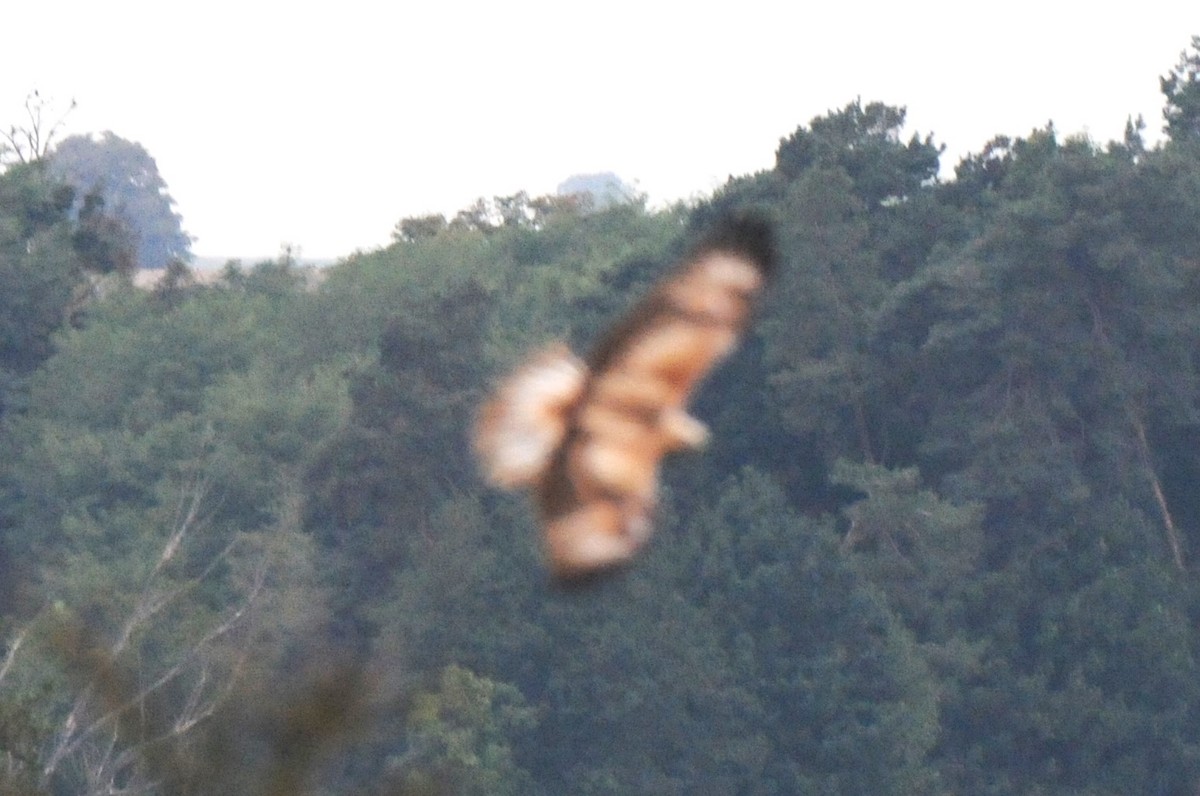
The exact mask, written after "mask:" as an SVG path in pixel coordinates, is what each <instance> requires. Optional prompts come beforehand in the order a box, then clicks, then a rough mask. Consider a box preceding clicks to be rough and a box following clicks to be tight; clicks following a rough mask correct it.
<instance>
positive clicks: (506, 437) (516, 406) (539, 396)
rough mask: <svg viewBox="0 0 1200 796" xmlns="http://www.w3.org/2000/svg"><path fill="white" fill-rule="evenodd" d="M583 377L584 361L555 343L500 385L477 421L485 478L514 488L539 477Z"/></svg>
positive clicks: (559, 441)
mask: <svg viewBox="0 0 1200 796" xmlns="http://www.w3.org/2000/svg"><path fill="white" fill-rule="evenodd" d="M586 381H587V366H586V365H584V363H583V362H582V361H581V360H580V359H579V358H578V357H576V356H575V355H574V354H572V353H571V352H570V350H569V349H567V347H566V346H565V345H561V344H558V345H554V346H552V347H550V348H548V349H545V350H543V351H541V352H539V353H538V354H537V355H535V356H533V357H532V358H530V359H529V361H528V362H526V363H525V364H524V365H522V366H521V367H520V368H519V369H518V370H517V371H516V372H515V373H513V374H512V375H511V376H509V377H508V379H507V380H506V381H504V382H503V383H502V384H501V385H500V387H499V389H498V390H497V391H496V393H495V394H494V395H493V396H492V397H491V398H490V399H489V400H488V401H487V402H486V403H485V404H484V405H483V409H482V410H481V411H480V413H479V418H478V420H477V422H476V424H475V439H474V444H475V452H476V453H477V454H478V457H479V461H480V463H481V464H482V466H483V471H484V476H485V477H486V478H487V479H488V481H490V482H491V483H493V484H495V485H496V486H500V487H504V488H507V489H514V488H517V487H524V486H529V485H531V484H533V483H534V482H535V481H536V480H537V479H538V477H539V476H541V474H542V473H543V472H544V471H545V469H546V467H547V466H548V465H549V464H550V458H551V456H553V455H554V451H555V450H557V448H558V446H559V445H560V444H562V441H563V437H564V436H565V435H566V433H567V426H568V424H569V422H570V416H571V412H572V410H573V409H574V407H575V405H576V404H577V403H578V402H579V399H580V397H581V396H582V394H583V388H584V383H585V382H586Z"/></svg>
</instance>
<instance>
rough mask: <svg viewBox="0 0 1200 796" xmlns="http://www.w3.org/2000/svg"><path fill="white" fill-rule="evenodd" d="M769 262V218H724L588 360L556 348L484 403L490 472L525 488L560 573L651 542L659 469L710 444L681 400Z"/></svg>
mask: <svg viewBox="0 0 1200 796" xmlns="http://www.w3.org/2000/svg"><path fill="white" fill-rule="evenodd" d="M774 262H775V249H774V240H773V236H772V232H771V229H770V227H769V225H768V224H767V223H766V222H764V221H763V220H762V219H759V218H757V217H754V216H734V217H729V218H726V219H724V220H722V221H720V222H718V223H717V224H716V225H714V227H713V228H712V229H711V230H710V231H709V233H708V234H707V235H706V236H705V237H704V238H702V239H701V241H700V242H699V243H698V244H697V245H696V246H695V247H693V248H692V250H691V252H690V253H689V254H688V255H687V256H686V257H685V258H684V259H683V261H682V262H681V263H680V264H679V265H678V266H677V267H676V268H675V269H673V270H672V271H671V272H670V273H669V274H667V276H666V277H664V278H663V280H662V281H660V282H659V283H658V285H656V286H655V288H654V289H653V290H652V291H651V292H650V294H649V295H647V296H646V297H645V298H644V299H642V300H641V301H640V302H639V303H638V304H637V305H635V306H634V308H633V309H632V310H631V311H630V313H629V314H628V315H626V317H625V318H624V319H623V320H622V321H620V322H619V323H618V324H617V325H616V326H614V327H613V329H612V330H611V331H610V332H609V333H608V334H607V335H606V336H605V337H604V339H603V340H602V341H601V342H600V345H599V346H598V347H597V348H596V349H595V351H594V352H593V353H592V355H591V356H590V357H588V359H587V361H586V362H584V361H581V360H579V359H578V358H577V357H575V356H574V355H573V354H572V353H571V352H570V351H569V350H568V349H567V347H566V346H564V345H561V344H559V345H555V346H553V347H551V348H548V349H546V350H544V351H542V352H540V353H538V354H536V355H535V356H534V357H532V358H531V359H530V360H529V361H528V362H527V363H526V364H525V365H523V366H522V367H521V368H519V369H518V370H517V371H516V372H514V373H513V374H512V375H511V376H510V377H509V378H508V379H507V381H505V382H504V383H502V384H501V386H500V388H499V389H498V390H497V392H496V394H495V395H494V396H493V397H492V398H491V399H490V400H488V401H487V403H485V404H484V406H483V409H482V411H481V412H480V415H479V421H478V424H477V426H476V429H475V449H476V452H477V454H478V456H479V459H480V462H481V463H482V465H483V469H484V473H485V475H486V476H487V478H488V480H489V481H491V482H492V483H494V484H496V485H497V486H502V487H505V488H509V489H513V488H521V487H528V488H530V489H532V491H533V493H534V497H535V499H536V501H537V505H538V509H539V513H540V515H541V520H542V525H543V533H544V548H545V552H546V558H547V562H548V564H549V566H550V568H551V570H552V571H553V572H554V573H555V574H556V575H558V576H560V577H574V576H579V575H585V574H588V573H591V572H594V571H596V570H600V569H604V568H607V567H610V566H613V565H616V564H620V563H622V562H624V561H626V560H628V559H629V557H630V556H632V555H633V554H634V552H635V551H636V550H637V549H638V548H639V547H641V545H642V544H643V543H644V542H645V541H646V539H647V538H648V537H649V535H650V530H651V520H652V515H653V512H654V505H655V498H656V495H657V492H658V468H659V462H660V461H661V460H662V458H663V456H664V455H666V454H668V453H672V452H674V451H678V450H683V449H688V448H698V447H701V446H702V445H704V444H705V442H706V441H707V439H708V430H707V429H706V428H705V427H704V425H703V424H702V423H701V422H700V421H699V420H697V419H695V418H694V417H692V416H691V415H689V414H688V413H687V401H688V398H689V397H690V396H691V393H692V391H693V390H694V389H695V387H696V386H697V384H698V383H699V382H700V381H701V380H702V379H703V378H704V377H705V375H707V374H708V372H709V371H710V370H711V369H712V367H713V366H714V365H715V364H716V363H717V362H719V361H720V360H721V359H722V358H724V357H725V356H726V355H727V354H728V353H729V352H730V351H731V350H732V349H733V347H734V346H735V345H736V343H737V341H738V337H739V335H740V334H741V332H742V330H743V328H744V327H745V324H746V322H747V321H748V319H749V316H750V311H751V309H752V305H753V302H754V299H755V297H756V296H757V294H758V293H759V291H760V290H761V289H762V287H763V285H764V283H765V281H766V278H767V277H768V276H769V274H770V272H771V270H772V268H773V267H774Z"/></svg>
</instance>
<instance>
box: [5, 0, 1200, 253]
mask: <svg viewBox="0 0 1200 796" xmlns="http://www.w3.org/2000/svg"><path fill="white" fill-rule="evenodd" d="M6 6H7V7H6V8H5V10H4V12H3V14H2V15H0V19H2V20H3V26H4V36H3V45H2V46H0V122H3V123H4V125H5V126H7V125H8V124H11V123H14V122H15V123H19V122H20V121H21V119H22V117H21V113H22V110H21V104H22V102H23V101H24V97H25V95H26V94H27V93H28V92H29V91H31V90H33V89H35V88H36V89H38V90H39V91H40V92H41V93H42V95H43V96H46V95H49V96H53V97H54V98H56V99H57V100H58V102H59V104H60V106H65V105H67V104H68V103H69V102H70V100H71V99H72V98H73V99H75V100H76V101H77V102H78V107H77V109H76V110H75V111H74V112H73V113H72V114H71V115H70V116H69V117H68V120H67V125H66V129H65V133H66V134H72V133H84V132H95V131H102V130H112V131H113V132H115V133H116V134H117V135H120V136H122V137H124V138H128V139H131V140H134V141H138V142H140V143H141V144H143V145H144V146H145V147H146V148H147V149H148V150H149V152H150V154H151V155H153V156H154V157H155V159H156V160H157V162H158V168H159V172H160V174H161V175H162V177H163V178H164V179H165V180H166V182H167V184H168V186H169V189H170V191H171V194H172V196H173V197H174V199H175V201H176V203H177V207H178V210H179V212H180V213H181V214H182V215H183V218H184V227H185V229H186V230H187V231H188V232H189V233H191V234H192V235H194V236H195V237H196V242H195V244H194V245H193V250H194V252H195V253H196V254H198V255H206V256H222V257H224V256H229V257H233V256H239V257H247V258H250V257H256V256H271V255H274V254H276V253H277V252H278V251H279V249H280V246H281V245H282V244H284V243H287V244H291V245H294V246H298V247H300V250H301V252H302V254H303V255H304V256H306V257H338V256H343V255H346V254H349V253H351V252H352V251H354V250H356V249H371V248H375V247H377V246H380V245H383V244H385V243H387V241H388V238H389V234H390V232H391V230H392V227H393V225H394V224H395V222H396V221H397V220H399V219H400V218H402V217H404V216H410V215H417V214H422V213H427V212H443V213H447V214H450V213H453V212H454V211H456V210H457V209H460V208H462V207H465V206H467V205H469V204H470V203H471V202H472V201H473V200H474V199H475V198H477V197H480V196H493V195H506V194H511V193H515V192H516V191H519V190H526V191H529V192H530V193H531V194H535V195H536V194H541V193H550V192H553V191H554V189H555V187H556V186H557V185H558V183H559V182H561V181H562V180H563V179H565V178H566V177H568V176H570V175H571V174H576V173H581V172H594V171H613V172H615V173H617V174H618V175H619V176H620V177H621V178H622V179H624V180H626V181H627V182H630V183H632V184H634V185H636V186H637V187H638V188H639V189H640V190H642V191H644V192H646V193H647V194H648V195H649V196H650V198H651V200H652V201H653V202H662V201H668V200H672V199H676V198H684V197H689V196H695V195H697V194H701V193H706V192H708V191H710V190H711V189H713V188H714V187H716V186H718V185H720V184H721V183H723V182H724V181H725V179H726V177H728V176H729V175H731V174H745V173H748V172H753V171H757V170H759V169H762V168H766V167H769V166H770V165H771V163H772V161H773V155H774V151H775V148H776V146H777V144H778V142H779V139H780V138H782V137H784V136H786V135H788V134H790V133H791V132H792V131H794V130H795V129H796V127H797V126H798V125H800V124H806V123H807V122H808V121H809V120H810V119H812V118H813V117H814V116H817V115H821V114H823V113H825V112H826V111H828V110H829V109H832V108H840V107H842V106H844V105H845V104H846V103H847V102H849V101H852V100H853V99H854V98H855V97H861V98H862V99H863V100H864V101H870V100H882V101H884V102H887V103H889V104H894V105H904V106H907V108H908V122H909V132H920V133H921V134H925V133H929V132H932V133H933V134H934V136H935V140H936V141H938V142H939V143H944V144H946V145H947V153H946V155H945V161H944V162H945V163H947V164H948V165H950V166H952V165H953V164H954V163H955V162H957V159H958V157H959V156H961V155H963V154H965V153H967V152H974V151H978V150H979V149H980V148H981V147H982V146H983V144H984V143H985V142H986V141H987V140H988V139H990V138H991V137H992V136H994V135H996V134H999V133H1005V134H1011V135H1024V134H1026V133H1028V132H1029V131H1030V130H1031V129H1033V128H1034V127H1039V126H1042V125H1044V124H1045V123H1046V122H1047V121H1050V120H1053V121H1054V123H1055V126H1056V128H1057V129H1058V130H1060V131H1061V132H1063V133H1080V132H1083V133H1087V134H1089V135H1091V136H1092V137H1093V138H1095V139H1097V140H1099V141H1107V140H1109V139H1111V138H1114V137H1119V136H1120V135H1121V132H1122V129H1123V127H1124V124H1125V120H1126V118H1127V117H1128V116H1130V115H1133V116H1136V115H1138V114H1142V115H1143V116H1144V117H1145V119H1146V122H1147V126H1148V130H1147V133H1148V134H1149V135H1150V136H1151V137H1152V138H1153V137H1156V136H1157V135H1158V133H1159V130H1160V128H1161V126H1162V122H1161V117H1160V114H1161V110H1162V98H1161V95H1160V94H1159V86H1158V78H1159V76H1161V75H1164V74H1166V73H1167V72H1168V71H1169V70H1170V69H1171V68H1172V67H1173V66H1174V65H1175V64H1176V63H1177V62H1178V60H1179V56H1180V53H1181V52H1182V51H1183V50H1184V49H1185V48H1186V47H1187V46H1188V44H1189V42H1190V39H1191V37H1192V35H1194V34H1200V0H1143V2H1140V3H1119V4H1118V3H1113V4H1104V3H1096V2H1073V1H1070V2H1063V1H1057V2H1056V0H1036V1H1034V0H1010V2H1006V3H995V2H989V3H976V4H972V3H962V2H920V0H910V1H909V2H877V3H876V2H860V3H855V2H849V1H848V2H841V3H838V2H823V3H819V4H818V3H800V2H794V3H785V2H761V1H760V0H738V2H731V1H730V0H724V1H723V2H714V3H705V2H703V0H700V1H697V0H693V2H688V3H682V2H655V0H638V2H627V1H626V0H608V1H607V2H603V3H586V4H582V3H581V4H576V3H569V2H562V1H561V0H559V1H558V2H540V1H539V0H506V2H470V1H469V0H463V1H461V2H457V3H456V2H444V3H439V2H430V1H429V0H425V1H424V2H419V3H417V2H413V3H406V2H391V3H384V2H379V0H341V1H340V2H337V3H316V2H298V3H283V2H271V3H267V2H255V0H240V2H229V0H209V1H208V2H203V3H200V2H188V0H184V1H183V2H161V0H156V1H155V2H133V1H132V0H108V1H107V2H86V3H85V2H80V0H60V2H55V3H49V4H47V3H35V2H23V3H8V4H6ZM814 6H815V7H817V8H818V9H819V10H815V9H814V8H813V7H814ZM976 9H977V10H976Z"/></svg>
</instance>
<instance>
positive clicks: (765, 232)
mask: <svg viewBox="0 0 1200 796" xmlns="http://www.w3.org/2000/svg"><path fill="white" fill-rule="evenodd" d="M696 248H697V250H704V249H720V250H722V251H727V252H729V253H731V254H737V255H741V256H744V257H747V258H748V259H750V260H751V261H752V262H754V264H755V265H757V266H758V267H759V269H760V270H761V271H762V272H763V273H764V274H765V275H767V276H771V275H772V274H774V272H775V269H776V267H777V266H778V263H779V250H778V247H777V245H776V242H775V227H774V225H773V224H772V223H771V222H770V221H769V220H768V219H767V218H766V216H764V215H763V214H762V213H756V212H749V211H746V212H739V213H730V214H728V215H725V216H723V217H722V218H721V219H720V220H718V221H717V222H716V223H715V224H714V225H713V226H711V227H710V228H709V230H708V232H707V233H706V234H705V235H704V237H702V238H701V239H700V243H699V245H698V246H697V247H696Z"/></svg>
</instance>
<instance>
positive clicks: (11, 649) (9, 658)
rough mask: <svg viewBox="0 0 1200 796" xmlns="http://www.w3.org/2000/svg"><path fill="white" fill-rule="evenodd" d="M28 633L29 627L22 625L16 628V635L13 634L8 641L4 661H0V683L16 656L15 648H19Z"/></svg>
mask: <svg viewBox="0 0 1200 796" xmlns="http://www.w3.org/2000/svg"><path fill="white" fill-rule="evenodd" d="M28 634H29V628H28V627H23V628H21V629H20V630H18V631H17V635H15V636H13V638H12V640H11V641H9V642H8V651H7V652H5V653H4V662H3V663H0V683H3V682H4V677H5V675H7V674H8V670H9V669H11V668H12V665H13V661H14V660H15V659H16V657H17V650H19V649H20V648H21V645H22V644H23V643H25V636H26V635H28Z"/></svg>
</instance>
